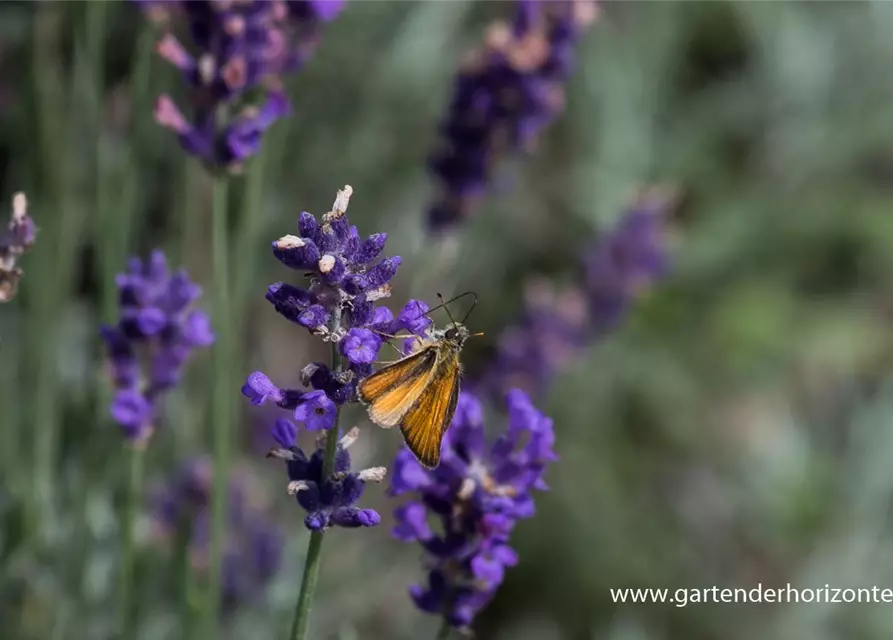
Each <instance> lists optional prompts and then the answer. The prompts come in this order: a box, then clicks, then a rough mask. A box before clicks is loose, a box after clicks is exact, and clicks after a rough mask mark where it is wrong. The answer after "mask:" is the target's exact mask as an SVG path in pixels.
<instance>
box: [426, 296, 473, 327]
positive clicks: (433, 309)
mask: <svg viewBox="0 0 893 640" xmlns="http://www.w3.org/2000/svg"><path fill="white" fill-rule="evenodd" d="M465 296H473V297H474V300H473V301H472V303H471V309H474V305H476V304H477V303H478V296H477V294H476V293H475V292H474V291H466V292H465V293H460V294H459V295H457V296H456V297H454V298H450V299H449V300H447V301H446V302H444V300H443V295H441V294H439V293H438V294H437V297H438V298H440V304H439V305H437V306H436V307H431V308H430V309H428V310H427V311H425V312H424V315H426V316H430V314H431V312H433V311H437V310H438V309H440V308H441V307H443V308H445V309H446V311H447V315H448V316H449V317H450V320H451V321H452V322H453V324H457V323H456V321H455V320H453V316H452V315H451V314H450V310H449V308H448V307H447V305H449V304H452V303H454V302H455V301H456V300H461V299H462V298H464V297H465ZM471 309H469V310H468V313H466V314H465V317H464V318H462V323H463V324H464V323H465V320H467V319H468V316H469V315H471ZM419 311H420V312H421V308H419Z"/></svg>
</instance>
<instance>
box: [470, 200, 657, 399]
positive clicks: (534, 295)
mask: <svg viewBox="0 0 893 640" xmlns="http://www.w3.org/2000/svg"><path fill="white" fill-rule="evenodd" d="M671 210H672V194H671V193H669V192H668V191H667V190H665V189H663V188H655V189H651V190H648V191H645V192H644V194H642V195H641V196H640V197H639V198H638V199H637V200H636V201H635V202H634V203H633V205H632V206H631V207H630V209H629V210H628V211H627V212H626V213H625V214H624V215H623V217H622V218H621V219H620V221H619V222H618V224H617V226H616V227H615V228H614V229H612V230H611V231H609V232H608V233H607V234H606V235H605V236H603V237H602V238H600V239H599V240H598V241H597V242H596V243H595V245H594V246H593V247H592V248H591V249H590V250H588V251H587V252H586V254H585V255H584V257H583V267H584V280H585V281H584V282H583V283H579V284H571V285H568V286H565V287H563V288H562V289H560V290H556V289H555V287H553V286H552V285H550V284H549V283H548V282H547V281H545V280H536V281H533V282H531V283H530V284H529V285H528V288H527V292H526V294H527V295H526V296H525V298H526V299H525V307H524V311H523V313H522V315H521V320H520V322H519V323H518V324H516V325H515V326H512V327H509V328H508V329H506V330H505V331H503V333H502V335H501V336H500V338H499V340H498V343H497V354H496V357H495V358H494V360H493V362H492V364H491V365H490V366H489V367H488V368H487V370H486V371H485V372H484V373H483V375H482V376H481V377H480V379H479V383H478V386H479V387H481V388H482V389H484V390H486V392H487V393H488V394H489V395H491V397H493V398H495V399H501V398H502V397H503V395H504V394H505V393H506V392H507V391H508V390H509V389H512V388H520V389H523V390H524V391H526V392H527V393H530V394H537V393H539V392H542V391H544V390H545V389H546V387H547V386H548V385H549V383H550V382H551V381H552V379H554V377H555V375H557V374H558V373H560V372H561V371H562V370H563V369H564V368H565V367H566V366H567V364H568V363H569V362H570V361H571V360H573V358H574V356H575V354H577V353H579V352H580V351H581V350H582V349H584V348H585V347H586V345H587V344H588V343H590V342H592V341H594V340H597V339H599V338H600V337H601V336H602V335H604V333H605V332H607V331H609V330H610V329H611V328H613V327H614V326H616V325H617V323H618V322H620V321H621V320H622V319H623V317H625V315H626V314H627V313H628V312H629V310H630V308H631V306H632V305H633V303H634V302H635V301H636V300H637V299H639V298H640V297H641V296H642V295H643V294H644V293H646V292H647V291H648V289H649V287H650V286H651V285H652V284H653V283H654V282H655V281H657V280H659V279H661V278H663V277H664V276H665V275H666V274H667V271H668V269H669V259H670V247H669V242H668V236H669V230H668V221H667V218H668V216H669V213H670V211H671Z"/></svg>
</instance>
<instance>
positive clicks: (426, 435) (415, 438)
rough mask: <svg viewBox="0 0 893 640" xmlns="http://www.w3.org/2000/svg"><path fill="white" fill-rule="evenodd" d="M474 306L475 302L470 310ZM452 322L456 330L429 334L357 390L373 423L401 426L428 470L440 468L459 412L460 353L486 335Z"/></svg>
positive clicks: (420, 460)
mask: <svg viewBox="0 0 893 640" xmlns="http://www.w3.org/2000/svg"><path fill="white" fill-rule="evenodd" d="M469 294H470V295H474V294H473V293H471V292H469V293H463V294H462V295H459V296H456V297H455V298H453V299H452V300H450V301H449V302H453V301H455V300H458V299H459V298H461V297H462V296H465V295H469ZM437 295H438V297H439V298H440V299H441V305H440V306H442V307H444V308H446V305H447V304H449V302H443V296H441V295H440V294H437ZM476 302H477V297H475V302H474V303H472V309H473V308H474V304H475V303H476ZM437 308H439V307H435V309H437ZM431 311H434V309H430V310H429V311H428V313H430V312H431ZM468 313H471V309H469V311H468ZM468 313H466V314H465V318H463V322H464V321H465V320H466V319H467V318H468ZM447 314H449V309H447ZM450 321H451V322H452V326H450V327H449V328H447V329H435V330H433V331H430V332H429V335H428V337H427V338H423V339H418V340H417V344H416V349H415V350H414V352H413V353H411V354H410V355H408V356H406V357H404V358H402V359H400V360H398V361H397V362H394V363H391V364H389V365H387V366H386V367H383V368H382V369H379V370H378V371H376V372H375V373H373V374H371V375H369V376H367V377H366V378H365V379H363V380H362V381H361V382H360V385H359V388H358V391H359V397H360V400H361V401H362V402H363V403H365V404H367V405H369V418H370V419H371V420H372V422H374V423H375V424H377V425H379V426H381V427H385V428H387V429H389V428H391V427H396V426H397V425H399V426H400V431H401V432H402V433H403V439H404V440H405V441H406V446H407V447H409V450H410V451H412V453H413V455H415V457H416V458H418V460H419V462H420V463H421V464H422V465H423V466H425V467H427V468H429V469H433V468H435V467H436V466H437V465H438V464H440V445H441V443H442V442H443V436H444V434H445V433H446V430H447V427H449V426H450V422H451V421H452V419H453V414H454V413H455V412H456V403H457V402H458V400H459V376H460V374H461V371H462V365H461V363H460V362H459V353H460V352H461V351H462V347H463V346H465V341H466V340H468V338H469V337H471V336H472V335H475V336H479V335H483V334H481V333H476V334H469V333H468V329H467V328H466V327H465V325H464V324H462V323H459V322H456V321H455V320H453V318H452V316H450Z"/></svg>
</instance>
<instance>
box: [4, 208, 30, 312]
mask: <svg viewBox="0 0 893 640" xmlns="http://www.w3.org/2000/svg"><path fill="white" fill-rule="evenodd" d="M36 239H37V227H36V226H35V225H34V220H33V219H32V218H31V216H30V215H28V200H27V199H26V198H25V194H24V193H17V194H15V195H14V196H13V198H12V218H11V219H10V221H9V225H8V226H7V228H6V230H5V231H4V232H3V233H0V302H9V301H10V300H12V299H13V298H14V297H15V294H16V291H17V290H18V285H19V280H21V279H22V275H23V271H22V269H21V267H19V266H18V261H19V258H21V256H22V254H23V253H25V252H26V251H27V250H28V249H30V248H31V247H32V246H33V245H34V241H35V240H36Z"/></svg>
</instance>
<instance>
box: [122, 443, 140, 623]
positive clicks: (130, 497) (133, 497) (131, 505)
mask: <svg viewBox="0 0 893 640" xmlns="http://www.w3.org/2000/svg"><path fill="white" fill-rule="evenodd" d="M144 458H145V450H144V444H143V443H136V444H135V445H134V446H133V447H131V449H130V460H129V467H130V473H129V480H128V483H127V501H126V503H125V506H124V515H123V521H122V522H121V533H122V535H123V538H124V539H123V541H122V553H121V586H120V589H121V605H120V606H121V609H120V611H119V615H120V617H121V637H122V638H133V637H136V630H135V628H134V622H135V621H136V618H135V616H134V615H133V613H134V612H133V603H134V599H133V592H134V584H135V583H134V579H133V576H134V571H133V567H134V564H135V554H134V544H133V533H134V525H135V524H136V515H137V512H138V506H139V502H140V498H141V497H142V493H143V462H144Z"/></svg>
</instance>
